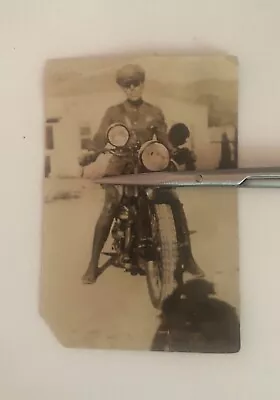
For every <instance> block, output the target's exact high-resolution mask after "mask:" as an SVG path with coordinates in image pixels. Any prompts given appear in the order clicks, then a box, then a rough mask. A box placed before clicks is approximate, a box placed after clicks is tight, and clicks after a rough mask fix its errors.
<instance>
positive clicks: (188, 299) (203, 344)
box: [151, 279, 240, 353]
mask: <svg viewBox="0 0 280 400" xmlns="http://www.w3.org/2000/svg"><path fill="white" fill-rule="evenodd" d="M214 296H215V288H214V285H213V284H212V283H211V282H209V281H207V280H205V279H194V280H190V281H188V282H187V283H185V284H184V285H183V287H182V288H180V289H176V290H175V291H174V293H173V294H172V295H171V296H169V298H167V299H166V301H165V302H164V304H163V307H162V313H161V315H160V319H161V323H160V326H159V328H158V330H157V332H156V334H155V336H154V338H153V342H152V346H151V350H152V351H173V352H199V353H236V352H238V351H239V350H240V323H239V318H238V315H237V313H236V310H235V308H234V307H232V306H231V305H229V304H228V303H226V302H224V301H222V300H219V299H218V298H216V297H214Z"/></svg>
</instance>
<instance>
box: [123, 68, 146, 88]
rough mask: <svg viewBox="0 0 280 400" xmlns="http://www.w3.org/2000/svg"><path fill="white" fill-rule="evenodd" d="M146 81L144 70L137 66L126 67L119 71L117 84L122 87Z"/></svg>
mask: <svg viewBox="0 0 280 400" xmlns="http://www.w3.org/2000/svg"><path fill="white" fill-rule="evenodd" d="M144 80H145V71H144V69H143V68H142V67H141V66H140V65H137V64H127V65H124V66H123V67H122V68H120V69H119V70H118V71H117V75H116V82H117V83H118V84H119V85H120V86H126V85H129V84H130V83H135V82H137V83H141V82H144Z"/></svg>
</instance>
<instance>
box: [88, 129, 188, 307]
mask: <svg viewBox="0 0 280 400" xmlns="http://www.w3.org/2000/svg"><path fill="white" fill-rule="evenodd" d="M134 139H135V140H133V132H131V131H130V130H129V129H128V128H127V127H126V126H124V125H122V124H120V123H116V124H113V125H111V126H110V127H109V129H108V130H107V144H108V145H109V148H105V149H104V150H102V151H101V152H100V153H104V154H106V153H110V154H111V155H112V156H114V157H121V158H123V157H124V158H125V159H129V163H128V166H127V168H126V171H125V173H131V172H132V171H133V173H134V174H139V173H143V172H148V171H149V172H156V171H171V170H172V171H174V170H176V169H178V165H177V164H176V162H175V161H174V160H173V159H172V157H171V154H170V151H169V150H168V149H167V147H166V146H165V145H164V144H162V143H160V142H159V141H158V140H157V138H156V134H155V135H154V138H153V139H152V140H148V141H147V142H146V143H144V144H141V143H140V142H139V141H138V140H137V139H136V138H134ZM93 159H94V160H95V159H96V154H95V155H94V156H93ZM90 162H91V156H90V154H89V156H88V158H87V164H89V163H90ZM135 179H137V178H135ZM101 181H102V179H101ZM99 182H100V180H99ZM100 183H101V182H100ZM118 189H119V190H120V191H121V200H120V203H119V207H118V210H117V212H116V215H115V218H114V221H113V223H112V227H111V237H112V239H113V244H112V252H102V254H105V255H107V256H110V257H111V258H112V259H114V260H115V262H114V263H115V265H117V266H119V267H122V268H124V269H127V270H129V271H130V272H131V273H132V274H134V275H135V274H141V275H146V280H147V287H148V293H149V296H150V300H151V303H152V304H153V306H154V307H155V308H156V309H160V308H161V306H162V304H163V302H164V301H165V299H166V298H167V297H168V296H169V295H170V294H171V293H172V292H173V291H174V289H175V288H176V287H177V286H178V285H180V284H182V279H183V278H182V275H183V272H184V270H185V266H184V262H182V260H186V253H185V252H186V251H187V250H188V247H189V246H190V242H189V240H190V239H189V234H190V233H189V231H188V226H187V220H186V216H185V213H184V210H183V206H182V204H181V202H180V200H179V199H178V197H177V196H176V195H175V192H174V191H173V190H172V189H170V188H149V187H141V186H136V185H135V186H121V187H120V188H118ZM128 265H129V266H130V268H127V266H128Z"/></svg>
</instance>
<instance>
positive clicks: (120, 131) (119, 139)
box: [107, 123, 130, 147]
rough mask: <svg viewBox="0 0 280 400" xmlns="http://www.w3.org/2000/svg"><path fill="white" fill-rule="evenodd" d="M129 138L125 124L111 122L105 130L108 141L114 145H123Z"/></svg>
mask: <svg viewBox="0 0 280 400" xmlns="http://www.w3.org/2000/svg"><path fill="white" fill-rule="evenodd" d="M129 138H130V133H129V130H128V129H127V128H126V126H125V125H122V124H118V123H117V124H113V125H111V126H110V127H109V129H108V130H107V139H108V142H109V143H110V144H111V145H112V146H114V147H123V146H125V145H126V144H127V142H128V140H129Z"/></svg>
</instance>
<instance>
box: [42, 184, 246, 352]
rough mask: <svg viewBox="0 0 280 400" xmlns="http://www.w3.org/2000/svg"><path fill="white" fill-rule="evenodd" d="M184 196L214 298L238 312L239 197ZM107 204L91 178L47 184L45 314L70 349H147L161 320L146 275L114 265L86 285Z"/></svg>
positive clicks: (199, 192)
mask: <svg viewBox="0 0 280 400" xmlns="http://www.w3.org/2000/svg"><path fill="white" fill-rule="evenodd" d="M179 195H180V197H181V199H182V202H183V204H184V207H185V211H186V213H187V216H188V220H189V228H190V230H192V231H195V233H194V234H193V235H192V244H193V251H194V255H195V258H196V260H197V262H198V263H199V265H200V266H201V267H202V268H203V270H204V271H205V273H206V278H207V279H208V280H210V281H212V282H213V283H214V284H215V288H216V291H217V296H218V297H219V298H220V299H222V300H224V301H226V302H227V303H229V304H231V305H233V306H234V307H236V308H237V311H238V312H239V292H238V283H239V282H238V226H237V201H236V195H235V193H234V192H233V191H231V190H225V189H215V190H210V189H196V190H193V189H192V190H189V191H188V192H186V189H180V191H179ZM55 196H57V197H58V198H57V199H55ZM223 196H224V197H223ZM222 197H223V198H222ZM102 202H103V191H102V190H101V189H100V188H99V187H97V186H94V185H92V184H91V183H90V182H89V181H87V180H69V179H67V180H60V181H59V180H51V179H50V180H48V179H46V180H45V207H44V231H43V264H44V265H43V270H42V274H41V303H40V312H41V314H42V316H43V317H44V319H45V320H46V321H47V324H48V325H49V326H50V328H51V329H52V331H53V332H54V334H55V335H56V337H57V338H58V340H59V341H60V342H61V343H62V344H63V345H65V346H67V347H87V348H88V347H90V348H116V349H128V350H130V349H132V350H148V349H149V348H150V346H151V343H152V340H153V337H154V334H155V332H156V330H157V328H158V326H159V319H158V311H156V310H155V309H154V308H153V307H152V305H151V303H150V300H149V297H148V292H147V287H146V282H145V277H140V276H136V277H134V276H130V275H129V274H127V273H124V272H123V271H122V270H119V269H116V268H113V267H110V268H109V269H107V270H106V271H105V272H104V273H103V274H102V275H101V276H100V277H99V279H98V281H97V283H96V284H94V285H83V284H82V282H81V277H82V275H83V273H84V271H85V269H86V267H87V264H88V261H89V257H90V251H91V242H92V234H93V228H94V224H95V221H96V219H97V217H98V215H99V212H100V209H101V207H102ZM106 247H107V248H108V244H107V246H106ZM106 260H107V258H106V257H105V256H102V257H101V264H102V263H104V262H106Z"/></svg>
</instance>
